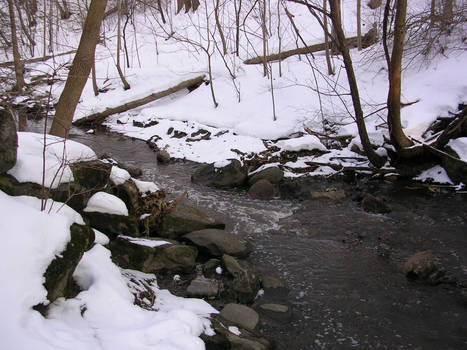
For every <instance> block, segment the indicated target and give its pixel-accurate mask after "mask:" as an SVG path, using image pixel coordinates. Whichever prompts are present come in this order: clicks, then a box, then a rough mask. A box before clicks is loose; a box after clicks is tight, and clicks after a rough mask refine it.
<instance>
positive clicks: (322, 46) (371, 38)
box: [243, 29, 377, 64]
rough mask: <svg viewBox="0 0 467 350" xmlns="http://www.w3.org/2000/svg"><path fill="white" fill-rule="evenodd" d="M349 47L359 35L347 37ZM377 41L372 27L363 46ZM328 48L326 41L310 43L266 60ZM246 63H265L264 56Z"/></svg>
mask: <svg viewBox="0 0 467 350" xmlns="http://www.w3.org/2000/svg"><path fill="white" fill-rule="evenodd" d="M345 41H346V43H347V45H348V47H349V48H355V47H357V37H356V36H354V37H352V38H347V39H345ZM376 41H377V36H376V35H375V32H374V31H373V29H370V30H369V31H368V33H366V34H365V35H364V36H363V38H362V47H363V48H367V47H370V46H371V45H373V44H375V43H376ZM325 49H326V44H325V43H320V44H315V45H310V46H306V47H299V48H297V49H293V50H287V51H282V52H280V53H274V54H271V55H268V56H266V62H273V61H282V60H284V59H286V58H288V57H291V56H295V55H306V54H310V53H313V52H319V51H324V50H325ZM243 63H244V64H263V63H264V56H258V57H253V58H249V59H247V60H245V61H243Z"/></svg>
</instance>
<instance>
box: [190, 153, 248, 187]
mask: <svg viewBox="0 0 467 350" xmlns="http://www.w3.org/2000/svg"><path fill="white" fill-rule="evenodd" d="M246 179H247V168H246V167H245V166H242V164H241V163H240V162H239V161H238V160H236V159H233V160H232V161H231V162H230V163H229V164H228V165H226V166H224V167H222V168H219V169H216V168H215V167H214V165H213V164H209V165H205V166H203V167H201V168H199V169H198V170H196V171H195V173H194V174H193V175H192V176H191V181H192V182H194V183H197V184H201V185H206V186H213V187H218V188H232V187H238V186H243V185H244V184H245V181H246Z"/></svg>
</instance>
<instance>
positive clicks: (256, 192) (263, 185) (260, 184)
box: [248, 179, 276, 200]
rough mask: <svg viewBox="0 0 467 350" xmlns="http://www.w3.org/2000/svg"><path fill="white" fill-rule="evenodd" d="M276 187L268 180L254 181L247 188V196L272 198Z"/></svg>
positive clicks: (263, 198) (264, 198)
mask: <svg viewBox="0 0 467 350" xmlns="http://www.w3.org/2000/svg"><path fill="white" fill-rule="evenodd" d="M275 193H276V189H275V188H274V185H273V184H272V183H270V182H269V181H268V180H264V179H261V180H258V181H256V182H255V183H254V184H253V185H252V186H251V187H250V189H249V190H248V197H250V198H252V199H261V200H270V199H273V198H274V195H275Z"/></svg>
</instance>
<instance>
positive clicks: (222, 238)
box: [183, 229, 250, 257]
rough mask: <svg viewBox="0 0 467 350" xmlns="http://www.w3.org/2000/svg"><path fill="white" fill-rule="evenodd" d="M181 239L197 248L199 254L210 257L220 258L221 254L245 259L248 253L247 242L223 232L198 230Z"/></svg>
mask: <svg viewBox="0 0 467 350" xmlns="http://www.w3.org/2000/svg"><path fill="white" fill-rule="evenodd" d="M183 238H184V239H185V240H187V241H189V242H190V243H191V244H194V245H195V246H197V247H198V249H199V250H200V252H202V253H205V254H207V255H210V256H216V257H220V256H222V255H223V254H229V255H232V256H237V257H246V256H248V254H249V253H250V247H249V245H248V243H247V241H245V240H243V239H241V238H240V237H239V236H237V235H235V234H232V233H229V232H225V231H223V230H218V229H205V230H199V231H194V232H191V233H188V234H186V235H184V236H183Z"/></svg>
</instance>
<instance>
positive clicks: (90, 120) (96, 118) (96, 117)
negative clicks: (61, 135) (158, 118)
mask: <svg viewBox="0 0 467 350" xmlns="http://www.w3.org/2000/svg"><path fill="white" fill-rule="evenodd" d="M204 79H205V76H204V75H200V76H197V77H196V78H193V79H188V80H185V81H182V82H181V83H179V84H177V85H175V86H172V87H170V88H168V89H166V90H163V91H159V92H155V93H152V94H150V95H149V96H146V97H143V98H140V99H137V100H134V101H131V102H127V103H124V104H122V105H120V106H117V107H112V108H107V109H106V110H105V111H103V112H98V113H94V114H91V115H88V116H86V117H84V118H81V119H78V120H76V121H74V122H73V124H74V125H77V126H84V125H93V124H99V123H102V122H103V121H104V119H105V118H107V117H108V116H111V115H113V114H117V113H122V112H126V111H129V110H131V109H134V108H137V107H140V106H143V105H145V104H147V103H150V102H153V101H155V100H158V99H160V98H162V97H165V96H168V95H170V94H173V93H175V92H177V91H180V90H182V89H190V88H193V87H194V86H196V87H197V86H199V85H201V84H202V83H203V81H204Z"/></svg>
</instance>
